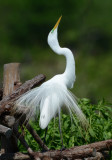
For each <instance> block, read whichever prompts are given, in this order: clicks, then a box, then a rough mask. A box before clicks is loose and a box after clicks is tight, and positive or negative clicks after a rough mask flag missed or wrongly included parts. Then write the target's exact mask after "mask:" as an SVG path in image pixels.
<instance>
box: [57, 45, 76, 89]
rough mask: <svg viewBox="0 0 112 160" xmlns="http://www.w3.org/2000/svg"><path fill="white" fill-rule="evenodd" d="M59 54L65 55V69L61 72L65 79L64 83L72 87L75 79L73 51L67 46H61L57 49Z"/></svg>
mask: <svg viewBox="0 0 112 160" xmlns="http://www.w3.org/2000/svg"><path fill="white" fill-rule="evenodd" d="M58 51H59V54H60V55H64V56H65V57H66V69H65V71H64V73H63V75H64V76H65V79H66V85H67V87H68V88H72V87H73V85H74V81H75V60H74V56H73V53H72V52H71V50H70V49H68V48H61V47H60V49H59V50H58Z"/></svg>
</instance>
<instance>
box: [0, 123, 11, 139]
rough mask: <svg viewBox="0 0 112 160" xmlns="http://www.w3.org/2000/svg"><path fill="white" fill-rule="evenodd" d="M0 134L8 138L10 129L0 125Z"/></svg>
mask: <svg viewBox="0 0 112 160" xmlns="http://www.w3.org/2000/svg"><path fill="white" fill-rule="evenodd" d="M0 134H1V135H4V136H5V137H6V138H9V137H10V136H11V135H12V130H11V129H10V128H8V127H5V126H3V125H0Z"/></svg>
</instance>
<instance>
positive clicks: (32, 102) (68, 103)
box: [16, 17, 88, 129]
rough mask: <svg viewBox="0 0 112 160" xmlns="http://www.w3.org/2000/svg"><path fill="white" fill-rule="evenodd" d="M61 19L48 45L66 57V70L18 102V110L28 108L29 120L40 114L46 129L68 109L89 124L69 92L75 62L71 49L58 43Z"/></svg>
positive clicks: (42, 126) (73, 76) (74, 77)
mask: <svg viewBox="0 0 112 160" xmlns="http://www.w3.org/2000/svg"><path fill="white" fill-rule="evenodd" d="M60 20H61V17H60V18H59V20H58V21H57V23H56V25H55V26H54V28H53V29H52V30H51V31H50V33H49V35H48V40H47V41H48V44H49V46H50V47H51V49H52V50H53V51H54V52H55V53H56V54H58V55H64V56H65V57H66V68H65V71H64V73H62V74H58V75H56V76H54V77H53V78H51V79H50V80H48V81H46V82H44V83H43V84H42V85H41V86H40V87H36V88H34V89H32V90H30V91H28V92H27V93H25V94H23V95H22V96H21V97H20V98H19V99H18V100H17V101H16V107H17V109H18V110H19V109H21V107H22V106H26V107H27V108H28V112H27V120H29V119H30V118H31V117H34V116H35V115H36V111H38V112H40V120H39V125H40V128H42V129H45V128H46V127H47V126H48V124H49V122H50V121H51V119H52V118H53V117H55V116H56V114H57V113H58V114H59V119H60V111H61V109H64V108H66V109H67V110H68V112H69V113H70V116H72V115H73V114H74V113H75V114H76V115H77V117H78V119H79V120H80V122H81V123H82V125H84V126H85V125H87V124H88V122H87V120H86V118H85V115H84V114H83V113H82V111H81V109H80V107H79V106H78V104H77V102H76V99H75V96H74V95H73V94H72V93H71V92H70V91H69V90H68V89H71V88H73V85H74V82H75V79H76V75H75V60H74V56H73V54H72V52H71V50H70V49H68V48H61V47H60V45H59V42H58V37H57V31H58V25H59V23H60Z"/></svg>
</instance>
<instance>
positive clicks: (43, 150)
mask: <svg viewBox="0 0 112 160" xmlns="http://www.w3.org/2000/svg"><path fill="white" fill-rule="evenodd" d="M47 130H48V126H47V127H46V129H45V136H44V142H43V149H42V152H45V151H47V150H45V149H44V144H45V143H46V135H47Z"/></svg>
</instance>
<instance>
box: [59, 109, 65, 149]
mask: <svg viewBox="0 0 112 160" xmlns="http://www.w3.org/2000/svg"><path fill="white" fill-rule="evenodd" d="M59 132H60V137H61V144H62V148H61V150H64V149H65V147H64V145H63V136H62V131H61V112H60V108H59Z"/></svg>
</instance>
